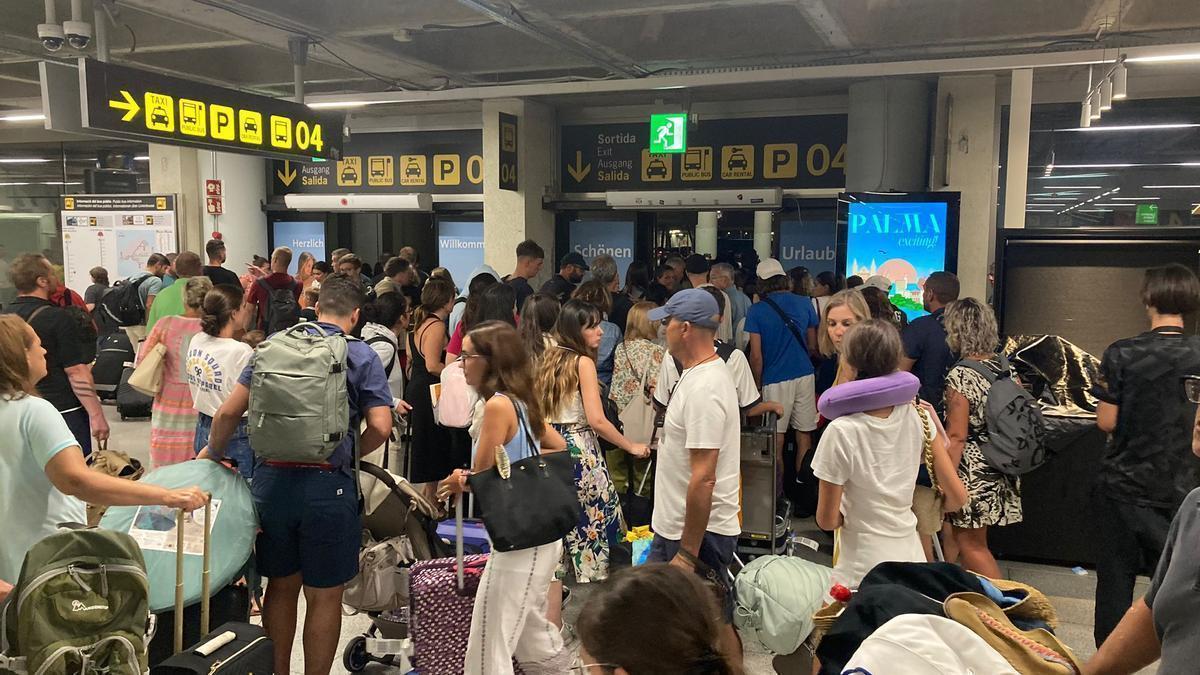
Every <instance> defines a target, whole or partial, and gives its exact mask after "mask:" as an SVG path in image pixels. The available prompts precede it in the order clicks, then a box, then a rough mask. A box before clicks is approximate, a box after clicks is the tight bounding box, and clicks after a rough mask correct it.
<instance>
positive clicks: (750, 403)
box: [654, 286, 783, 417]
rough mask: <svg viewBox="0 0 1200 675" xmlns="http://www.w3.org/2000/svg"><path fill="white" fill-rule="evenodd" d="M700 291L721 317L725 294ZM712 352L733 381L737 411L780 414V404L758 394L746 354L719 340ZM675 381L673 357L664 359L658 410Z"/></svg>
mask: <svg viewBox="0 0 1200 675" xmlns="http://www.w3.org/2000/svg"><path fill="white" fill-rule="evenodd" d="M702 290H705V291H708V293H709V294H710V295H712V296H713V300H716V302H717V311H718V312H719V313H720V314H721V316H722V318H724V316H725V305H724V302H725V298H724V294H723V293H721V292H720V291H719V290H718V289H717V288H715V287H713V286H705V287H704V288H703V289H702ZM713 351H715V352H716V353H717V356H719V357H721V361H723V362H724V363H725V365H726V366H727V367H728V368H729V376H730V377H732V378H733V386H734V389H736V390H737V400H738V408H740V409H741V412H742V414H743V415H745V416H746V417H753V416H755V415H761V414H763V413H765V412H773V413H775V414H776V415H777V416H778V415H783V404H781V403H779V402H777V401H764V400H763V398H762V394H760V393H759V391H758V385H757V384H755V383H754V373H753V372H751V371H750V362H749V361H747V360H746V354H745V352H743V351H742V350H740V349H737V348H735V347H734V346H733V345H732V344H730V343H728V342H722V341H721V340H713ZM678 381H679V367H678V364H677V363H676V360H675V359H674V358H669V359H663V362H662V366H661V367H660V368H659V370H658V386H656V387H655V388H654V402H655V403H656V404H658V407H659V409H663V408H666V407H667V404H668V403H670V401H671V389H672V388H673V387H674V386H675V383H676V382H678Z"/></svg>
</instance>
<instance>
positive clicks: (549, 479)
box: [468, 402, 583, 552]
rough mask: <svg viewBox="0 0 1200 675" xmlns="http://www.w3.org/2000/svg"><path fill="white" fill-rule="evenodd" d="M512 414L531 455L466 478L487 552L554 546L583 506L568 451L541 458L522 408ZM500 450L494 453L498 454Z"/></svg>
mask: <svg viewBox="0 0 1200 675" xmlns="http://www.w3.org/2000/svg"><path fill="white" fill-rule="evenodd" d="M513 407H514V408H516V410H517V425H518V426H519V427H520V430H519V431H518V432H517V433H519V434H524V436H525V441H526V442H527V443H528V444H529V448H530V450H531V451H532V452H533V455H532V456H530V457H526V458H525V459H522V460H519V461H516V462H512V463H511V464H510V463H509V462H507V461H498V462H497V463H496V466H494V467H492V468H490V469H488V470H487V471H481V472H479V473H475V474H471V477H470V478H469V479H468V482H469V483H470V486H471V492H472V493H474V495H475V501H476V503H477V504H478V505H479V509H480V511H481V512H482V513H481V515H482V516H483V524H484V526H485V527H486V528H487V533H488V537H489V538H490V539H491V540H492V549H493V550H496V551H502V552H507V551H518V550H522V549H527V548H533V547H535V546H541V545H543V544H549V543H550V542H554V541H558V540H559V539H562V538H563V537H565V536H566V535H567V533H568V532H570V531H571V530H572V529H574V528H575V526H576V525H577V524H578V523H579V518H580V515H581V514H582V512H583V506H582V505H581V504H580V503H579V493H578V491H577V490H576V488H575V461H576V460H575V458H574V457H572V456H571V453H569V452H553V453H550V454H545V455H543V454H542V453H541V449H540V448H539V447H538V443H537V442H536V441H535V440H534V438H533V436H532V435H531V434H530V433H529V423H528V422H526V421H525V413H524V412H523V411H522V410H521V407H520V406H518V405H516V403H515V402H514V403H513ZM501 454H504V453H503V447H499V448H497V455H501Z"/></svg>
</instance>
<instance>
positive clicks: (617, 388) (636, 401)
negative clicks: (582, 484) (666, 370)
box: [607, 302, 667, 496]
mask: <svg viewBox="0 0 1200 675" xmlns="http://www.w3.org/2000/svg"><path fill="white" fill-rule="evenodd" d="M652 309H654V303H653V302H639V303H636V304H635V305H634V306H633V307H631V308H630V309H629V314H628V318H627V319H626V321H625V325H624V326H622V327H621V328H622V330H624V331H625V339H624V341H622V342H621V344H619V345H617V350H616V352H615V353H614V355H613V379H612V387H611V389H610V390H609V394H608V397H609V398H611V399H612V400H613V402H614V403H616V404H617V410H619V411H622V413H624V411H625V409H626V407H627V406H631V405H644V406H648V407H650V408H651V414H650V415H649V419H653V417H654V415H653V406H654V398H653V392H654V388H655V387H656V386H657V385H658V372H659V368H660V367H661V366H662V361H663V356H664V355H666V353H667V348H666V347H664V346H662V345H660V344H658V343H657V342H656V341H655V340H656V339H657V338H658V323H659V322H657V321H651V320H650V319H649V318H647V316H646V313H647V312H649V311H650V310H652ZM651 431H652V429H641V430H637V431H634V430H631V429H629V428H628V426H627V427H626V428H625V433H627V434H630V435H631V437H632V438H633V440H646V441H649V438H650V436H649V433H650V432H651ZM639 435H640V437H639ZM622 454H624V453H623V451H621V450H609V451H608V453H607V459H608V471H609V474H610V475H611V476H612V479H613V484H614V485H615V486H616V489H617V492H618V493H620V492H624V491H625V482H626V480H627V475H628V473H629V471H628V468H627V465H626V462H625V458H624V457H621V455H622ZM649 470H650V460H648V459H643V460H637V461H636V462H635V463H634V476H635V478H634V481H635V483H634V487H635V488H638V487H639V486H641V487H642V489H641V490H639V492H638V494H640V495H642V496H649V495H650V491H651V490H652V489H653V487H654V478H653V477H652V476H650V477H647V476H646V473H647V472H648V471H649Z"/></svg>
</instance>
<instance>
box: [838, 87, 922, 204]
mask: <svg viewBox="0 0 1200 675" xmlns="http://www.w3.org/2000/svg"><path fill="white" fill-rule="evenodd" d="M846 137H847V141H846V189H847V190H849V191H850V192H866V191H875V192H891V191H898V192H919V191H921V190H924V189H925V177H926V170H927V167H928V165H927V161H928V159H927V158H928V157H929V86H928V85H927V84H926V83H924V82H921V81H919V80H903V79H897V78H888V79H883V80H868V81H866V82H859V83H856V84H852V85H850V112H849V116H848V119H847V130H846Z"/></svg>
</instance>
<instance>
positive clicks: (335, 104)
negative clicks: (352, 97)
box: [308, 101, 382, 110]
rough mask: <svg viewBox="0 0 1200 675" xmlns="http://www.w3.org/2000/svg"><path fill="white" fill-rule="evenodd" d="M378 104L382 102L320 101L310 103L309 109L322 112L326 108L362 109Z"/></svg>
mask: <svg viewBox="0 0 1200 675" xmlns="http://www.w3.org/2000/svg"><path fill="white" fill-rule="evenodd" d="M376 103H382V101H318V102H316V103H309V104H308V107H310V108H312V109H313V110H322V109H325V108H362V107H364V106H368V105H375V104H376Z"/></svg>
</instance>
